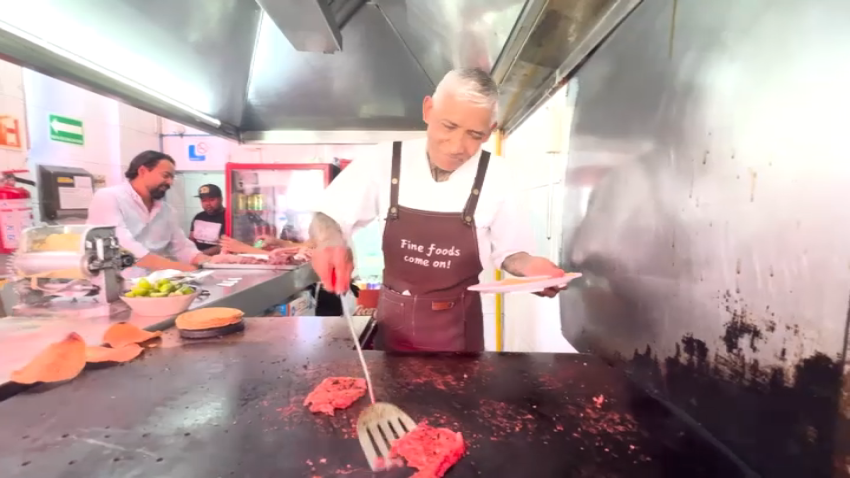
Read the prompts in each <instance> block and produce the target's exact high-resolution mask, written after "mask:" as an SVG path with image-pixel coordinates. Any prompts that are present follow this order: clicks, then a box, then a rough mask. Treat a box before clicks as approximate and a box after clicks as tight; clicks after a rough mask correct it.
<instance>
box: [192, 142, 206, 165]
mask: <svg viewBox="0 0 850 478" xmlns="http://www.w3.org/2000/svg"><path fill="white" fill-rule="evenodd" d="M202 146H203V145H197V146H196V145H194V144H190V145H189V161H206V159H207V155H206V154H204V153H206V148H205V147H202Z"/></svg>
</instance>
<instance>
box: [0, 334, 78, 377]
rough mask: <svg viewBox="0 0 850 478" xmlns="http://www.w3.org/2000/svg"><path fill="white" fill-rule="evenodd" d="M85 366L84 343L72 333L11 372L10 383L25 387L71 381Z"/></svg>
mask: <svg viewBox="0 0 850 478" xmlns="http://www.w3.org/2000/svg"><path fill="white" fill-rule="evenodd" d="M85 366H86V342H85V340H83V338H82V337H80V336H79V335H77V334H76V333H74V332H72V333H70V334H68V336H67V337H65V338H64V339H63V340H61V341H59V342H55V343H52V344H50V345H48V346H47V348H46V349H44V350H42V351H41V353H39V354H38V355H36V356H35V358H33V359H32V360H31V361H30V363H28V364H26V365H25V366H24V368H22V369H20V370H15V371H14V372H12V377H11V378H12V381H13V382H16V383H23V384H26V385H29V384H33V383H37V382H48V383H50V382H64V381H66V380H71V379H72V378H74V377H76V376H77V375H79V374H80V372H82V371H83V368H84V367H85Z"/></svg>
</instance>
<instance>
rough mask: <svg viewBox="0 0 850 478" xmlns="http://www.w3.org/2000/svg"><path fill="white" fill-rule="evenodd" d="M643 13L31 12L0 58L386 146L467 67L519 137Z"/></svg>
mask: <svg viewBox="0 0 850 478" xmlns="http://www.w3.org/2000/svg"><path fill="white" fill-rule="evenodd" d="M639 2H640V0H548V1H547V0H527V1H526V0H428V1H425V0H370V1H366V0H217V1H215V2H212V1H209V0H110V1H108V2H107V1H106V0H27V1H26V2H14V6H9V7H7V8H4V12H3V16H2V18H0V58H3V59H5V60H7V61H11V62H13V63H18V64H20V65H22V66H24V67H27V68H30V69H33V70H35V71H39V72H41V73H44V74H46V75H49V76H53V77H56V78H59V79H62V80H64V81H68V82H70V83H73V84H76V85H78V86H81V87H84V88H87V89H89V90H92V91H95V92H97V93H100V94H104V95H106V96H110V97H114V98H116V99H119V100H121V101H123V102H126V103H128V104H131V105H133V106H136V107H138V108H140V109H144V110H147V111H150V112H151V113H154V114H157V115H160V116H163V117H166V118H169V119H172V120H174V121H178V122H181V123H183V124H187V125H189V126H192V127H195V128H198V129H201V130H203V131H206V132H209V133H211V134H215V135H218V136H223V137H228V138H231V139H235V140H239V141H242V142H254V143H262V142H266V143H269V142H271V143H299V142H321V143H335V142H345V143H351V142H358V141H363V142H374V141H380V140H382V139H387V140H389V139H392V138H395V137H403V136H404V135H405V134H409V133H410V132H416V131H422V130H423V129H424V125H423V124H422V121H421V108H422V98H423V97H424V96H426V95H429V94H431V93H432V92H433V89H434V85H436V83H437V82H438V81H439V80H440V79H441V78H442V76H443V75H444V74H445V73H446V72H447V71H449V70H450V69H452V68H455V67H458V66H478V67H481V68H484V69H488V70H492V71H493V75H494V78H496V80H497V82H499V83H500V84H501V85H502V87H503V95H502V96H503V98H502V100H501V102H500V105H501V111H502V113H501V116H500V122H501V123H502V124H506V125H509V126H512V127H515V125H516V124H518V122H519V121H521V119H522V118H523V117H524V116H525V115H526V114H528V112H529V111H530V110H531V109H533V108H534V107H535V106H536V104H537V102H539V101H541V98H544V97H545V96H546V95H547V94H548V92H549V91H550V90H551V89H552V88H553V87H554V86H555V85H556V84H557V83H558V82H560V81H562V80H563V77H564V76H567V75H569V74H571V73H572V70H574V69H575V67H576V66H577V65H578V64H579V61H580V60H581V59H583V58H584V57H585V56H587V55H588V54H589V53H590V51H592V48H593V47H595V46H596V45H597V44H598V43H599V42H601V41H602V40H603V39H604V38H605V36H606V35H607V34H608V33H610V31H611V30H613V28H615V27H616V25H617V24H618V23H619V22H620V21H622V19H623V18H625V16H626V15H627V14H628V13H629V12H630V11H631V10H632V9H633V8H634V7H635V6H636V5H637V4H638V3H639ZM570 62H572V66H571V67H570V66H569V65H570V64H571V63H570ZM358 138H363V139H362V140H358Z"/></svg>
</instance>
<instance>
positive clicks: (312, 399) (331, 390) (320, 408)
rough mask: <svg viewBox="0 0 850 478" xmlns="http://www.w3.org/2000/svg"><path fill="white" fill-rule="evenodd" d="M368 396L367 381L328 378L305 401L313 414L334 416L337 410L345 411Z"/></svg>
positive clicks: (348, 378) (349, 378) (305, 404)
mask: <svg viewBox="0 0 850 478" xmlns="http://www.w3.org/2000/svg"><path fill="white" fill-rule="evenodd" d="M365 394H366V380H365V379H362V378H351V377H328V378H326V379H324V380H322V383H320V384H319V386H318V387H316V388H315V389H314V390H313V391H312V392H310V394H309V395H307V398H305V399H304V406H309V407H310V411H311V412H313V413H325V414H328V415H330V416H333V415H334V411H335V410H337V409H345V408H348V407H350V406H351V404H353V403H354V402H356V401H357V400H359V399H360V397H362V396H363V395H365Z"/></svg>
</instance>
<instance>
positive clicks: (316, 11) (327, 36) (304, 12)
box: [257, 0, 342, 53]
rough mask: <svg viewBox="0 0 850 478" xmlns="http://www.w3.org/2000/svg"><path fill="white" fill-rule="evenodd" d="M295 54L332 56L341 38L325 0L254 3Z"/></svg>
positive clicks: (274, 0)
mask: <svg viewBox="0 0 850 478" xmlns="http://www.w3.org/2000/svg"><path fill="white" fill-rule="evenodd" d="M257 3H258V4H259V5H260V7H261V8H262V9H263V10H264V11H265V12H266V15H268V16H269V18H271V19H272V21H273V22H274V24H275V26H277V28H278V29H279V30H280V32H281V33H283V35H284V36H285V37H286V39H287V40H289V43H290V45H292V48H294V49H295V50H296V51H305V52H313V53H334V52H337V51H341V50H342V34H341V33H340V31H339V27H338V26H337V23H336V19H335V18H334V16H333V13H332V12H331V9H330V7H329V6H328V3H327V1H326V0H257Z"/></svg>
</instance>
